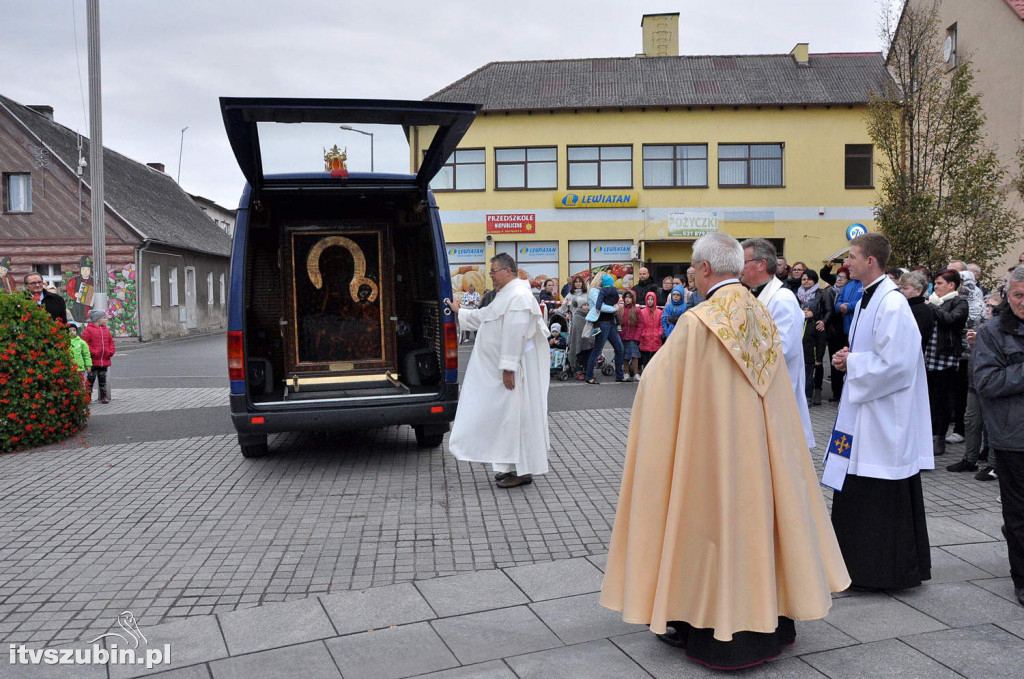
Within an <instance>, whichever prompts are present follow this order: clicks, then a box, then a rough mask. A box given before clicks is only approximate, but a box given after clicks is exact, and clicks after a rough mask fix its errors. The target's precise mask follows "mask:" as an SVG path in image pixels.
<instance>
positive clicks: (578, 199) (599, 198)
mask: <svg viewBox="0 0 1024 679" xmlns="http://www.w3.org/2000/svg"><path fill="white" fill-rule="evenodd" d="M632 202H633V196H632V195H631V194H629V193H599V194H597V195H593V196H581V195H579V194H576V193H567V194H565V195H564V196H562V205H564V206H565V207H585V206H587V205H592V206H594V207H607V206H609V205H630V204H631V203H632Z"/></svg>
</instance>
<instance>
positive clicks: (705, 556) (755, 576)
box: [601, 284, 850, 641]
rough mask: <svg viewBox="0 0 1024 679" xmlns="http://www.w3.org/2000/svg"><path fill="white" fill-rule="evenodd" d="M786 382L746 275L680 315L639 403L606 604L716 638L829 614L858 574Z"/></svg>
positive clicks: (660, 625) (639, 618)
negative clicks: (708, 631) (834, 595)
mask: <svg viewBox="0 0 1024 679" xmlns="http://www.w3.org/2000/svg"><path fill="white" fill-rule="evenodd" d="M791 390H792V385H791V384H790V380H789V375H788V373H787V370H786V364H785V358H784V356H783V353H782V346H781V343H780V341H779V337H778V332H777V330H776V327H775V323H774V322H773V321H772V317H771V315H770V313H769V312H768V310H767V309H766V308H765V307H764V305H763V304H761V303H759V302H757V300H756V299H755V298H754V297H753V296H752V295H751V294H750V293H749V292H748V291H747V290H746V289H745V288H744V287H743V286H741V285H739V284H733V285H727V286H724V287H722V288H719V289H718V290H717V291H716V292H715V293H714V295H713V296H712V298H711V299H709V300H708V301H706V302H705V303H703V304H701V305H699V306H697V307H696V308H694V309H691V310H690V311H688V312H687V313H686V314H684V315H683V317H682V318H680V319H679V322H678V324H677V325H676V329H675V331H674V332H673V333H672V336H671V337H670V338H669V339H668V341H667V342H666V343H665V346H664V347H663V348H662V349H661V350H660V351H659V352H658V353H657V354H655V356H654V358H653V359H652V360H651V362H650V363H649V364H648V366H647V368H646V369H645V370H644V375H643V379H642V380H641V382H640V387H639V389H638V390H637V394H636V400H635V401H634V403H633V412H632V420H631V422H630V430H629V440H628V444H627V450H626V461H625V465H624V468H623V475H622V486H621V489H620V492H619V505H618V510H617V512H616V515H615V528H614V530H613V532H612V543H611V549H610V552H609V554H608V566H607V570H606V574H605V579H604V584H603V587H602V591H601V604H602V605H603V606H606V607H608V608H611V609H614V610H617V611H622V617H623V620H625V621H626V622H631V623H646V624H649V625H650V626H651V630H652V631H653V632H655V633H659V634H660V633H664V632H665V623H666V622H667V621H670V620H683V621H686V622H688V623H690V624H691V625H693V626H695V627H700V628H712V629H714V630H715V632H714V637H715V638H716V639H718V640H720V641H730V640H731V639H732V635H733V633H735V632H739V631H754V632H774V631H775V629H776V627H777V626H778V616H780V615H784V616H787V617H790V618H793V619H796V620H813V619H818V618H823V617H825V615H827V613H828V611H829V608H830V607H831V605H832V599H831V595H830V593H831V592H836V591H841V590H843V589H845V588H846V587H847V586H849V583H850V578H849V575H848V574H847V572H846V567H845V565H844V564H843V559H842V555H841V554H840V551H839V546H838V545H837V543H836V538H835V534H834V533H833V532H832V525H831V523H830V521H829V517H828V514H827V513H826V510H825V503H824V500H823V499H822V494H821V489H820V487H819V485H818V481H817V478H816V475H815V472H814V468H813V466H812V464H811V458H810V456H809V455H808V452H807V445H806V442H805V441H804V432H803V428H802V426H801V422H800V415H799V413H798V412H797V408H796V402H795V401H794V399H793V398H792V396H791V395H790V394H791V393H792V391H791ZM787 392H789V393H787Z"/></svg>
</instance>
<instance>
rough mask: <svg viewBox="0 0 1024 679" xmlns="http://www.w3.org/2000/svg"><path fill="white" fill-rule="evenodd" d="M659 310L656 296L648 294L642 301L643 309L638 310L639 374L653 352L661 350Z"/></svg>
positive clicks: (651, 293) (660, 312)
mask: <svg viewBox="0 0 1024 679" xmlns="http://www.w3.org/2000/svg"><path fill="white" fill-rule="evenodd" d="M661 314H662V311H661V309H659V308H658V296H657V295H655V294H654V293H653V292H648V293H647V297H646V298H645V299H644V308H643V309H641V310H640V374H641V375H642V374H643V372H644V368H645V367H647V363H648V362H649V361H650V360H651V358H652V357H653V356H654V352H656V351H657V350H658V349H661Z"/></svg>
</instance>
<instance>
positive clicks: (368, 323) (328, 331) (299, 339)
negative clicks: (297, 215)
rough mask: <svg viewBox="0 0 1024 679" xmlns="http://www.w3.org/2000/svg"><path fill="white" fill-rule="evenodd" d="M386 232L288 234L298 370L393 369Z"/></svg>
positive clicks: (291, 351) (294, 366) (293, 347)
mask: <svg viewBox="0 0 1024 679" xmlns="http://www.w3.org/2000/svg"><path fill="white" fill-rule="evenodd" d="M387 235H388V230H387V229H386V228H385V227H378V228H374V229H367V230H351V231H348V230H346V231H341V230H331V231H325V230H315V231H314V230H309V231H305V230H294V231H290V232H288V234H287V236H286V238H287V244H286V247H287V249H288V251H289V258H288V260H289V263H290V265H291V266H290V268H291V276H290V279H291V280H290V283H291V295H290V296H291V301H292V309H293V314H294V316H293V320H292V322H291V323H290V325H291V329H290V333H289V334H290V337H289V339H290V340H291V341H290V342H288V344H289V345H290V346H289V354H290V358H291V359H292V360H291V361H289V362H290V363H291V364H292V365H291V367H292V369H294V370H297V371H301V372H309V371H317V372H334V373H337V372H359V371H364V370H369V371H379V370H381V369H388V368H390V367H392V363H393V361H392V360H391V354H392V352H391V350H390V347H391V346H393V338H392V337H391V332H390V331H389V330H390V327H391V326H390V324H389V323H387V319H388V318H389V317H390V302H391V290H390V287H389V285H387V282H388V281H389V280H390V276H389V275H388V274H389V269H390V267H389V266H388V262H387V261H386V256H385V253H388V252H390V249H389V245H390V244H389V243H388V242H387Z"/></svg>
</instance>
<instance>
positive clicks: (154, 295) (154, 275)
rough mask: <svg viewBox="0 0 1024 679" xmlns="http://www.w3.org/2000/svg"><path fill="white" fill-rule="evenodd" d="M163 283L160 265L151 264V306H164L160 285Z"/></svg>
mask: <svg viewBox="0 0 1024 679" xmlns="http://www.w3.org/2000/svg"><path fill="white" fill-rule="evenodd" d="M162 282H163V281H162V280H161V279H160V265H159V264H150V265H149V299H150V305H151V306H156V307H158V306H163V303H162V301H161V299H160V284H161V283H162Z"/></svg>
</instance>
